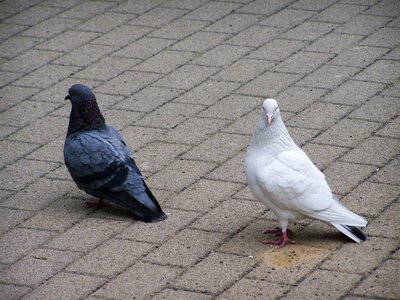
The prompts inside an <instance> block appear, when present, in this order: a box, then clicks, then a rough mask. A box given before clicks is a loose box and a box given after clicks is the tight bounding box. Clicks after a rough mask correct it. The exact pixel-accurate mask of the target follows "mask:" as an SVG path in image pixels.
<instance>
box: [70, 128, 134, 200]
mask: <svg viewBox="0 0 400 300" xmlns="http://www.w3.org/2000/svg"><path fill="white" fill-rule="evenodd" d="M116 144H117V141H116V140H115V137H113V136H108V135H105V134H101V133H100V132H98V131H88V132H83V133H80V134H78V135H72V136H70V137H68V138H67V140H66V142H65V146H64V158H65V163H66V165H67V167H68V170H69V172H70V174H71V176H72V178H73V179H74V181H75V182H76V183H77V185H78V187H79V188H81V189H83V190H85V191H86V192H88V193H92V192H93V191H96V190H99V189H101V190H104V191H111V192H118V191H121V190H122V189H123V183H124V182H125V180H126V178H127V176H128V165H127V163H126V162H127V157H126V156H127V155H128V154H129V153H125V152H121V149H120V147H116Z"/></svg>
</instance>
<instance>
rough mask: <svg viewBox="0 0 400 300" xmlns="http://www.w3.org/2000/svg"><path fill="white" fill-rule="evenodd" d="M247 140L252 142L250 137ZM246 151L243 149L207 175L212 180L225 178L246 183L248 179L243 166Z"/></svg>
mask: <svg viewBox="0 0 400 300" xmlns="http://www.w3.org/2000/svg"><path fill="white" fill-rule="evenodd" d="M247 141H248V143H249V142H250V137H247ZM248 143H247V144H248ZM245 151H246V149H243V150H242V151H241V152H239V153H238V154H237V155H235V156H234V157H232V158H230V159H228V160H227V161H226V162H224V163H222V164H221V165H220V166H219V167H217V168H215V169H214V170H213V171H212V172H210V173H209V174H208V175H207V176H206V177H207V178H208V179H212V180H223V181H229V182H236V183H243V184H246V182H247V181H246V176H245V174H244V168H243V164H244V155H245Z"/></svg>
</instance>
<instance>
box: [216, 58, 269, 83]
mask: <svg viewBox="0 0 400 300" xmlns="http://www.w3.org/2000/svg"><path fill="white" fill-rule="evenodd" d="M274 65H275V63H274V62H262V63H260V61H259V60H256V59H239V60H238V61H236V62H235V63H233V64H232V65H231V66H229V67H227V68H225V69H224V70H222V71H221V72H219V73H217V74H216V75H214V76H213V77H212V79H215V80H225V81H239V82H240V81H242V82H247V81H249V80H251V79H253V78H255V77H257V76H258V75H260V74H261V73H264V72H265V71H266V70H270V69H271V68H272V66H274Z"/></svg>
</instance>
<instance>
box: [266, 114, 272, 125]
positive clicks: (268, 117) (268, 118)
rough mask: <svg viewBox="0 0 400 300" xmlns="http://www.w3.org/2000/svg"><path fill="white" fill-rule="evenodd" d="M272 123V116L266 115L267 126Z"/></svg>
mask: <svg viewBox="0 0 400 300" xmlns="http://www.w3.org/2000/svg"><path fill="white" fill-rule="evenodd" d="M271 122H272V114H267V124H268V125H271Z"/></svg>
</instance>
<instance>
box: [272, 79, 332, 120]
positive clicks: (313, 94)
mask: <svg viewBox="0 0 400 300" xmlns="http://www.w3.org/2000/svg"><path fill="white" fill-rule="evenodd" d="M325 93H326V90H325V89H319V88H307V87H300V86H291V87H289V88H287V89H285V90H284V91H283V92H281V93H279V94H278V95H277V96H276V99H277V101H278V102H279V108H280V110H281V111H285V112H286V111H290V112H300V111H302V110H303V109H305V108H306V107H308V106H309V105H310V104H311V103H313V102H315V101H317V100H319V99H321V98H322V96H323V95H324V94H325ZM285 115H286V113H285V114H284V115H283V116H284V117H285Z"/></svg>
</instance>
